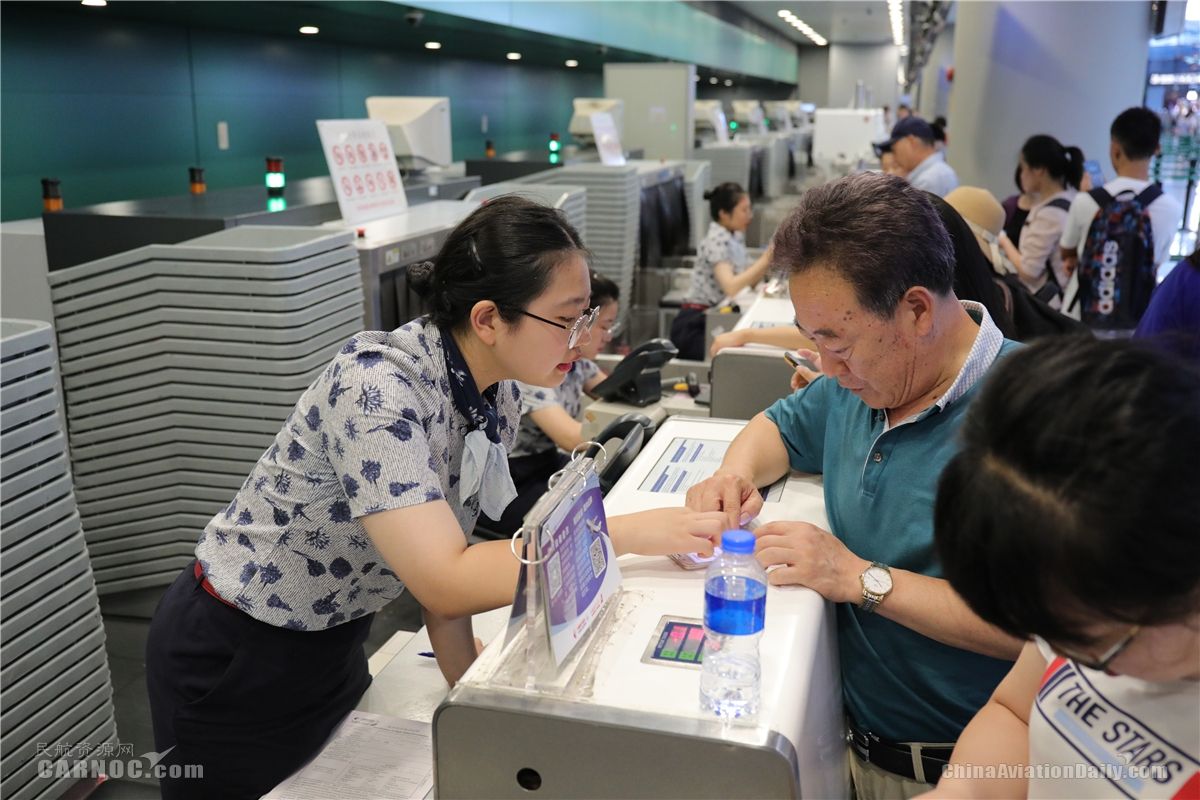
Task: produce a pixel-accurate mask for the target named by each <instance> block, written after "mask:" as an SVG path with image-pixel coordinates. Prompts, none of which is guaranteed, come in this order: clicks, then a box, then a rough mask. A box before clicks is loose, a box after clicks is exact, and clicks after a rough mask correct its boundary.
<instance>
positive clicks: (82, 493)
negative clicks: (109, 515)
mask: <svg viewBox="0 0 1200 800" xmlns="http://www.w3.org/2000/svg"><path fill="white" fill-rule="evenodd" d="M249 471H250V467H249V466H247V468H246V469H244V470H239V471H236V472H224V473H222V472H198V471H196V470H183V469H180V470H168V471H165V472H160V473H157V474H155V475H147V476H145V477H140V478H134V479H132V480H125V481H113V482H112V483H108V484H105V485H103V486H92V487H88V488H80V487H76V488H75V502H76V503H78V504H79V507H80V508H83V509H86V510H87V511H88V513H100V512H102V511H103V510H105V508H104V502H105V501H106V500H113V501H117V502H124V500H122V499H121V498H124V497H126V496H128V495H130V494H141V493H143V492H148V491H152V490H155V489H170V488H172V487H175V488H177V489H178V488H183V487H190V488H195V489H198V490H206V489H220V490H223V491H224V492H225V495H224V496H227V497H230V498H232V497H233V495H234V493H236V492H237V490H238V489H239V488H241V485H242V483H243V481H245V480H246V474H247V473H248V472H249Z"/></svg>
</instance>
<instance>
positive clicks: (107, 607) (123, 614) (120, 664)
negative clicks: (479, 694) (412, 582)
mask: <svg viewBox="0 0 1200 800" xmlns="http://www.w3.org/2000/svg"><path fill="white" fill-rule="evenodd" d="M165 590H166V587H165V586H164V587H162V588H158V589H146V590H141V591H137V592H125V593H122V594H119V595H109V596H106V597H102V598H100V609H101V612H102V613H103V616H104V631H105V634H106V636H107V643H106V649H107V650H108V664H109V670H110V671H111V673H112V684H113V705H114V706H115V708H116V715H117V734H118V738H119V740H120V741H121V742H122V743H128V744H130V745H132V748H133V752H134V753H137V754H141V753H147V752H152V751H154V750H155V747H154V731H153V729H152V728H151V726H150V704H149V699H148V697H147V695H146V660H145V652H146V634H147V631H148V630H149V627H150V617H151V616H152V615H153V613H154V607H155V606H156V605H157V603H158V597H159V596H160V595H161V594H162V592H163V591H165ZM420 627H421V609H420V606H418V605H417V603H416V601H415V600H413V599H412V597H411V595H409V594H407V593H405V594H404V595H402V596H401V597H400V598H399V599H397V600H394V601H393V602H391V603H390V604H388V605H387V607H385V608H384V609H383V610H382V611H380V612H378V613H377V614H376V615H375V620H374V622H373V623H372V624H371V635H370V637H369V638H368V639H367V644H366V651H367V653H368V654H375V655H376V657H375V658H373V659H372V664H373V665H375V664H379V663H384V662H386V661H387V660H388V659H389V658H390V657H391V656H392V655H394V653H392V652H391V650H393V649H395V648H394V646H390V645H388V640H389V639H391V638H392V635H393V634H394V633H396V632H397V631H415V630H418V629H419V628H420ZM393 644H394V643H393ZM373 671H374V670H373ZM158 797H159V793H158V785H157V783H155V782H154V781H152V780H150V779H146V780H145V781H133V780H129V779H122V780H110V781H107V782H106V783H104V784H102V785H101V786H100V787H99V788H97V789H96V790H95V791H94V792H92V793H91V794H90V795H89V798H91V800H151V799H154V800H157V798H158Z"/></svg>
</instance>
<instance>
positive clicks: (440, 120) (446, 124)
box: [367, 97, 454, 172]
mask: <svg viewBox="0 0 1200 800" xmlns="http://www.w3.org/2000/svg"><path fill="white" fill-rule="evenodd" d="M367 116H368V117H370V118H371V119H377V120H379V121H381V122H383V123H384V124H385V125H387V129H388V134H389V135H390V136H391V139H392V150H393V151H395V154H396V161H398V162H399V163H400V166H401V168H402V169H404V170H405V171H406V172H413V171H420V170H422V169H425V168H426V167H432V166H437V167H444V166H447V165H448V164H450V162H452V161H453V160H454V158H453V151H452V150H451V145H450V98H449V97H368V98H367Z"/></svg>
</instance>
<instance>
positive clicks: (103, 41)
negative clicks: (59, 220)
mask: <svg viewBox="0 0 1200 800" xmlns="http://www.w3.org/2000/svg"><path fill="white" fill-rule="evenodd" d="M6 5H7V4H6ZM484 5H490V4H484ZM0 9H2V10H3V24H2V25H0V59H2V60H0V106H2V110H3V127H2V129H0V168H2V169H0V219H6V220H7V219H20V218H24V217H31V216H37V215H38V214H40V213H41V185H40V183H39V180H40V179H41V178H42V177H57V178H59V179H61V180H62V182H63V195H64V199H65V202H66V204H67V205H68V206H80V205H88V204H92V203H99V202H106V201H110V200H128V199H137V198H142V197H155V196H163V195H172V194H180V193H182V192H184V191H186V187H187V167H189V166H192V165H194V164H200V165H201V166H203V167H204V168H205V171H206V177H207V180H208V185H209V187H210V188H211V189H221V188H228V187H232V186H246V185H253V184H256V183H258V182H260V181H261V180H262V174H263V158H264V157H265V156H267V155H279V156H283V157H284V159H285V166H286V170H287V174H288V178H289V179H291V180H297V179H300V178H306V177H311V176H314V175H324V174H327V168H326V166H325V163H324V158H323V156H322V155H321V149H320V140H319V138H318V136H317V130H316V124H315V122H316V120H318V119H338V118H351V119H352V118H361V117H365V116H366V107H365V100H366V98H367V97H368V96H370V95H374V94H384V95H386V94H395V95H444V96H447V97H449V98H450V104H451V120H452V122H451V124H452V138H453V145H454V155H455V158H457V159H460V160H461V159H464V158H478V157H482V156H483V151H484V142H485V140H486V139H492V140H493V141H494V142H495V144H496V147H497V149H499V150H500V151H501V152H505V151H510V150H520V149H533V148H542V147H544V146H545V141H546V138H547V134H548V133H549V132H550V131H558V132H559V133H560V134H561V135H562V136H563V137H564V138H566V127H567V122H568V121H569V119H570V114H571V100H572V98H574V97H585V96H597V95H599V94H600V93H601V92H602V91H603V79H602V77H601V75H600V74H599V73H598V72H586V71H582V70H579V71H575V70H571V71H567V70H563V69H561V68H557V69H551V68H542V67H535V66H532V65H519V64H507V63H505V64H499V65H497V64H495V63H488V62H482V61H471V60H466V59H450V58H444V57H441V56H438V55H432V54H427V53H425V52H418V53H412V52H400V51H390V50H382V49H372V48H370V47H363V46H353V45H348V44H341V43H333V42H328V41H321V40H310V39H296V38H290V39H285V38H278V37H271V36H265V35H261V36H260V35H250V34H244V33H237V32H228V31H216V30H208V29H202V28H195V27H187V26H185V25H182V24H180V25H171V24H160V23H157V22H140V21H125V20H105V21H103V22H95V21H93V20H91V19H89V20H87V23H88V24H86V25H85V24H84V22H83V21H81V20H79V19H76V18H75V17H73V16H71V15H68V14H63V13H56V12H55V10H54V9H53V7H52V6H49V7H48V8H47V10H42V8H41V7H38V8H32V9H31V8H30V7H28V6H26V7H23V8H22V9H20V11H19V13H18V12H17V11H10V10H9V8H6V7H0ZM506 13H507V12H506ZM483 115H487V117H488V123H489V131H488V133H487V134H484V133H483V132H482V131H481V129H480V122H481V117H482V116H483ZM219 121H225V122H227V123H228V125H229V149H228V150H219V149H218V148H217V123H218V122H219Z"/></svg>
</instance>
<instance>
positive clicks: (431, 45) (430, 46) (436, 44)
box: [425, 42, 442, 50]
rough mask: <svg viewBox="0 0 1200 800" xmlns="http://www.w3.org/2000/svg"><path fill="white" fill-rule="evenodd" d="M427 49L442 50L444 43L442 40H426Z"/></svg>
mask: <svg viewBox="0 0 1200 800" xmlns="http://www.w3.org/2000/svg"><path fill="white" fill-rule="evenodd" d="M425 49H426V50H441V49H442V43H441V42H426V43H425Z"/></svg>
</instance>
